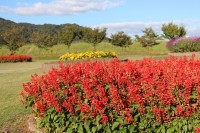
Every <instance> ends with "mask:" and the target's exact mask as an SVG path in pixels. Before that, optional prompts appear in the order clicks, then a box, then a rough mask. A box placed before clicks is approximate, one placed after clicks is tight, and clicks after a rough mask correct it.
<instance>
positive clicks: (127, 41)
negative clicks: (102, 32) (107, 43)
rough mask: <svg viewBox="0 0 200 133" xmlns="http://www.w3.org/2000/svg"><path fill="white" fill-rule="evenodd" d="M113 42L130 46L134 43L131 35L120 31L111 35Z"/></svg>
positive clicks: (113, 43)
mask: <svg viewBox="0 0 200 133" xmlns="http://www.w3.org/2000/svg"><path fill="white" fill-rule="evenodd" d="M111 43H112V45H115V46H119V47H122V48H123V47H128V46H129V45H131V44H132V40H131V37H130V36H129V35H126V34H125V33H124V32H122V31H121V32H118V33H116V34H112V35H111Z"/></svg>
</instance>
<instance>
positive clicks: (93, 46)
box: [93, 44, 97, 52]
mask: <svg viewBox="0 0 200 133" xmlns="http://www.w3.org/2000/svg"><path fill="white" fill-rule="evenodd" d="M93 47H94V52H96V50H97V48H96V44H94V45H93Z"/></svg>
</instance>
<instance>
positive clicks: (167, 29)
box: [162, 22, 187, 40]
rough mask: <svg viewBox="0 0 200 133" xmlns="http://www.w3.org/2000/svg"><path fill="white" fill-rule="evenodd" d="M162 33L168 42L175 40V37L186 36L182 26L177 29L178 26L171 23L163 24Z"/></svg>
mask: <svg viewBox="0 0 200 133" xmlns="http://www.w3.org/2000/svg"><path fill="white" fill-rule="evenodd" d="M162 32H163V36H164V37H165V38H166V39H169V40H171V39H173V38H177V37H183V36H185V35H186V34H187V32H186V30H185V28H184V27H183V26H180V27H179V26H178V25H176V24H173V22H170V23H168V24H163V25H162Z"/></svg>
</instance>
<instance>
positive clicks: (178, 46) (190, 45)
mask: <svg viewBox="0 0 200 133" xmlns="http://www.w3.org/2000/svg"><path fill="white" fill-rule="evenodd" d="M166 47H167V48H168V49H169V50H170V51H171V52H197V51H200V37H180V38H174V39H171V40H170V41H169V42H167V44H166Z"/></svg>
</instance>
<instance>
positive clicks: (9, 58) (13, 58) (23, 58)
mask: <svg viewBox="0 0 200 133" xmlns="http://www.w3.org/2000/svg"><path fill="white" fill-rule="evenodd" d="M31 61H32V57H31V56H28V55H19V54H12V55H5V56H0V62H1V63H5V62H31Z"/></svg>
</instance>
